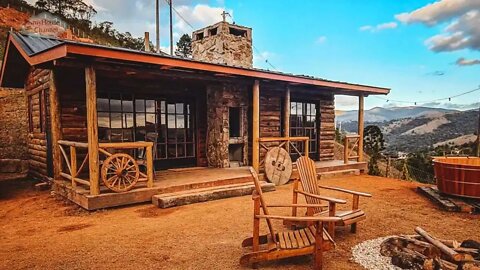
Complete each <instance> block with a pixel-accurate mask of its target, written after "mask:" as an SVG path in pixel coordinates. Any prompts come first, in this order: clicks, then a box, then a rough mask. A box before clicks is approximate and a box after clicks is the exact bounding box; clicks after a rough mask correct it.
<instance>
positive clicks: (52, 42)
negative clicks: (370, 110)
mask: <svg viewBox="0 0 480 270" xmlns="http://www.w3.org/2000/svg"><path fill="white" fill-rule="evenodd" d="M10 35H11V37H12V38H13V39H14V40H15V41H16V42H17V43H18V44H19V46H20V47H21V49H22V50H23V51H24V52H25V53H26V54H27V55H28V56H29V57H32V56H35V55H37V54H40V53H42V52H47V51H49V50H51V49H53V48H55V47H59V46H61V45H75V46H81V47H84V48H97V49H106V50H109V51H117V52H128V53H134V54H137V55H138V56H139V57H141V56H142V55H146V56H150V57H158V58H163V59H172V60H180V61H182V62H184V63H192V64H195V63H198V64H209V65H212V66H217V67H225V68H234V69H237V70H239V71H238V72H239V73H241V70H244V71H246V72H250V73H251V72H261V73H263V74H271V75H272V77H275V76H288V77H291V78H299V79H307V80H313V81H319V82H325V83H333V84H345V85H350V86H351V87H366V88H377V89H382V92H383V91H385V93H381V94H386V93H388V91H389V90H390V89H388V88H383V87H376V86H368V85H362V84H354V83H348V82H343V81H332V80H326V79H323V78H319V77H315V76H309V75H297V74H292V73H286V72H279V71H271V70H265V69H259V68H245V67H239V66H230V65H225V64H213V63H209V62H205V61H199V60H194V59H189V58H183V57H178V56H171V55H168V54H165V53H153V52H146V51H140V50H133V49H128V48H121V47H112V46H106V45H100V44H95V43H87V42H80V41H74V40H66V39H58V38H52V37H45V36H40V35H36V34H31V33H20V32H11V33H10ZM91 56H95V55H91ZM347 88H349V87H347ZM367 92H368V91H367Z"/></svg>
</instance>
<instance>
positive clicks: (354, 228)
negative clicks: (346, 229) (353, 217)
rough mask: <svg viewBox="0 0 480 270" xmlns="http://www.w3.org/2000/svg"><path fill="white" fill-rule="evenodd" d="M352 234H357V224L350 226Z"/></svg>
mask: <svg viewBox="0 0 480 270" xmlns="http://www.w3.org/2000/svg"><path fill="white" fill-rule="evenodd" d="M350 232H351V233H357V223H353V224H352V225H351V226H350Z"/></svg>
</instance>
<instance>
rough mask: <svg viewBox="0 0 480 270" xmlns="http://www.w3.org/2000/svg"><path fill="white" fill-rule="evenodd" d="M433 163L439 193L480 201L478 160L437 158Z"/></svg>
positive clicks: (470, 158) (474, 158) (469, 158)
mask: <svg viewBox="0 0 480 270" xmlns="http://www.w3.org/2000/svg"><path fill="white" fill-rule="evenodd" d="M433 163H434V169H435V177H436V178H437V186H438V190H439V191H440V192H441V193H443V194H447V195H454V196H460V197H466V198H472V199H479V200H480V158H477V157H438V158H435V159H434V160H433Z"/></svg>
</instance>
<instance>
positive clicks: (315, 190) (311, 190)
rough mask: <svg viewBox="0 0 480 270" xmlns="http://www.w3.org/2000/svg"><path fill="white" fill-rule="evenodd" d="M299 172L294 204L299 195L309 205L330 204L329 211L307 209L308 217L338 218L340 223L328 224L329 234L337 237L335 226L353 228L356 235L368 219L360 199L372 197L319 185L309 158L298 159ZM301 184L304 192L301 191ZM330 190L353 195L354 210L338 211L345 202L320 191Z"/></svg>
mask: <svg viewBox="0 0 480 270" xmlns="http://www.w3.org/2000/svg"><path fill="white" fill-rule="evenodd" d="M297 170H298V173H299V175H300V181H299V180H298V179H295V181H294V183H293V204H297V202H298V194H302V195H304V196H305V201H306V202H307V204H321V203H322V202H323V201H326V202H328V204H329V207H328V210H323V209H320V208H307V216H330V217H338V218H340V220H339V221H337V222H336V223H330V224H328V232H329V234H330V235H331V236H332V237H335V226H348V225H350V226H351V229H350V231H351V232H352V233H356V231H357V222H359V221H362V220H364V219H366V214H365V212H364V211H363V210H361V209H359V208H358V202H359V200H360V197H371V196H372V195H370V194H368V193H364V192H357V191H352V190H347V189H343V188H337V187H328V186H321V185H318V182H317V173H316V168H315V162H314V161H313V160H311V159H310V158H308V157H300V158H298V159H297ZM299 182H300V183H301V186H302V190H300V189H299ZM321 189H329V190H335V191H339V192H343V193H348V194H352V195H353V201H352V209H351V210H346V211H337V210H336V205H337V204H345V203H346V201H345V200H341V199H336V198H331V197H327V196H322V195H321V192H320V190H321ZM292 216H297V208H296V207H293V208H292ZM285 224H287V223H285Z"/></svg>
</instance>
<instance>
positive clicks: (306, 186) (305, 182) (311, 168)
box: [297, 156, 322, 204]
mask: <svg viewBox="0 0 480 270" xmlns="http://www.w3.org/2000/svg"><path fill="white" fill-rule="evenodd" d="M297 170H298V174H299V175H300V182H301V183H302V188H303V191H305V192H307V193H311V194H315V195H320V188H319V187H318V183H317V170H316V168H315V162H314V161H313V160H311V159H310V158H309V157H305V156H302V157H300V158H298V159H297ZM305 200H306V201H307V203H309V204H321V203H322V200H320V199H317V198H312V197H309V196H305Z"/></svg>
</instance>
